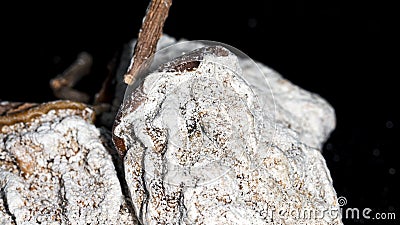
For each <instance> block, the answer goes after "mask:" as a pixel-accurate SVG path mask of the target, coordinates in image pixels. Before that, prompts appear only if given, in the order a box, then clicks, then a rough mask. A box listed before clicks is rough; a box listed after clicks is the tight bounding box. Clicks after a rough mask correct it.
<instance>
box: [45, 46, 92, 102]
mask: <svg viewBox="0 0 400 225" xmlns="http://www.w3.org/2000/svg"><path fill="white" fill-rule="evenodd" d="M92 62H93V59H92V56H91V55H89V53H86V52H82V53H80V54H79V55H78V58H77V59H76V61H75V62H74V63H73V64H72V65H71V66H70V67H69V68H68V69H67V70H65V71H64V73H62V74H61V75H59V76H57V77H56V78H54V79H52V80H51V81H50V87H51V89H52V90H53V93H54V95H55V96H56V97H57V98H60V99H68V100H72V101H78V102H85V103H87V102H89V99H90V97H89V95H87V94H86V93H83V92H80V91H77V90H75V89H73V87H74V86H75V84H76V83H77V82H78V81H79V80H81V79H82V77H84V76H85V75H88V74H89V72H90V68H91V66H92Z"/></svg>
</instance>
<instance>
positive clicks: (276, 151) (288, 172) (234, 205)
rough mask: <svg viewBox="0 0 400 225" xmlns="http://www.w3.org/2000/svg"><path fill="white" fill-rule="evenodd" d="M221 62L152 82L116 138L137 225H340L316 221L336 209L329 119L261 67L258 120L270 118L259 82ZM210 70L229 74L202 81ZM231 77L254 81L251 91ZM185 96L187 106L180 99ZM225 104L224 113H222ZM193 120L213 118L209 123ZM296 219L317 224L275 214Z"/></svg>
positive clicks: (321, 105)
mask: <svg viewBox="0 0 400 225" xmlns="http://www.w3.org/2000/svg"><path fill="white" fill-rule="evenodd" d="M162 40H163V39H161V44H162ZM167 41H169V39H167ZM165 54H168V52H166V53H165ZM223 57H224V56H215V55H214V56H213V55H206V56H205V57H204V58H203V61H202V62H201V63H200V65H199V67H198V68H197V69H196V70H194V71H186V72H183V73H182V72H155V73H154V74H151V75H149V76H148V77H147V78H146V79H145V81H144V88H143V93H144V95H145V97H146V98H145V99H146V100H145V101H144V102H143V103H142V104H141V105H140V106H139V107H138V108H137V109H136V110H135V111H134V112H133V113H131V114H129V115H126V117H125V118H123V119H122V121H121V123H120V124H119V125H118V127H117V128H116V129H115V131H116V133H115V134H116V135H117V136H120V137H121V138H123V139H124V142H125V143H126V145H127V147H128V151H127V154H126V156H125V160H124V164H125V178H126V180H127V183H128V186H129V189H130V192H131V197H132V202H133V205H134V207H135V209H136V210H135V211H136V213H137V216H138V218H139V220H140V221H141V222H142V223H143V224H156V223H171V224H176V223H180V224H341V220H340V218H339V217H329V216H325V217H323V218H320V217H319V216H318V215H320V214H318V213H321V212H323V211H324V210H332V211H333V212H335V210H336V212H337V210H338V209H339V207H338V205H337V202H336V201H337V200H336V199H337V198H336V193H335V191H334V188H333V185H332V180H331V177H330V174H329V170H328V168H327V167H326V164H325V161H324V159H323V157H322V155H321V153H320V152H319V149H320V148H321V146H322V143H323V141H325V140H326V138H327V137H328V135H329V133H330V132H331V131H332V130H333V128H334V126H335V116H334V112H333V109H332V108H331V107H330V106H329V104H327V103H326V102H325V101H324V100H323V99H321V98H320V97H319V96H317V95H315V94H311V93H309V92H307V91H304V90H302V89H300V88H299V87H297V86H295V85H293V84H291V83H290V82H289V81H287V80H285V79H283V78H282V77H281V76H280V75H279V74H277V73H276V72H274V71H272V70H270V69H269V68H267V67H265V66H264V65H262V64H259V66H260V68H261V70H262V71H263V73H264V75H265V76H266V78H267V80H268V82H269V83H270V86H271V89H272V92H273V94H274V97H275V99H274V100H275V104H276V114H275V115H273V116H271V115H270V114H268V112H267V113H261V115H262V120H260V119H259V118H258V117H259V115H260V114H259V111H258V109H259V106H261V107H267V106H268V107H267V109H268V110H271V108H272V109H273V107H271V106H270V105H271V102H273V97H272V95H271V93H270V89H268V88H266V87H265V86H263V85H264V84H265V80H263V79H264V77H262V78H260V77H259V76H257V71H256V70H257V69H256V68H254V67H253V66H252V64H251V63H250V62H249V61H247V60H240V61H239V64H240V67H241V69H242V71H240V69H226V67H228V68H238V61H237V59H235V58H232V55H229V57H231V58H230V59H229V60H226V61H225V59H226V58H227V57H226V58H225V59H224V58H223ZM224 61H225V62H224ZM212 62H214V63H215V62H218V63H219V62H222V65H223V64H224V63H228V64H227V65H226V67H225V68H223V67H219V69H217V70H215V73H214V78H213V77H212V76H211V75H210V74H207V72H206V71H208V69H210V68H213V69H215V68H216V67H218V66H215V64H212ZM218 63H217V64H218ZM236 75H239V76H243V77H244V78H245V79H246V80H247V81H251V82H249V83H250V86H249V83H243V82H241V81H240V79H236V78H237V76H236ZM220 78H223V79H220ZM202 79H203V81H204V83H201V81H202ZM216 80H225V81H226V83H227V84H228V85H227V88H225V89H223V88H222V89H221V86H218V85H217V86H218V87H217V86H215V87H216V88H214V89H213V85H214V84H216V83H218V82H214V81H216ZM235 87H236V88H235ZM201 90H204V91H201ZM209 90H214V91H215V92H213V93H211V92H209ZM217 90H219V91H220V93H218V92H216V91H217ZM193 93H194V94H193ZM190 94H192V97H193V95H194V97H193V98H192V99H191V98H187V97H186V96H188V95H189V96H190ZM246 95H247V97H246V98H245V97H244V96H246ZM193 99H196V101H194V100H193ZM210 99H211V101H209V100H210ZM212 100H214V101H212ZM258 101H259V102H258ZM228 103H231V108H228V110H226V108H224V106H227V105H228ZM193 104H194V105H193ZM176 106H180V107H181V108H183V106H185V107H184V113H181V114H179V113H177V111H176V110H174V107H176ZM220 106H222V107H220ZM178 108H179V107H178ZM263 109H264V108H263ZM235 112H237V113H236V114H235ZM198 114H200V115H210V120H209V121H208V123H207V118H206V117H201V116H199V117H196V116H195V115H198ZM246 118H247V119H246ZM249 118H253V120H251V119H249ZM252 122H254V123H252ZM259 123H263V124H262V125H260V124H259ZM272 125H273V126H272ZM192 126H194V127H197V128H198V127H201V129H200V132H199V133H198V135H190V133H189V132H188V130H190V127H192ZM271 126H272V127H275V129H269V128H271ZM238 127H240V129H239V128H238ZM174 128H175V129H174ZM267 128H268V129H267ZM234 129H236V130H234ZM174 132H175V133H174ZM217 133H218V134H221V135H222V136H221V137H222V138H221V139H220V142H217V147H215V141H214V142H213V141H211V142H207V139H206V138H204V137H205V136H208V138H209V139H210V140H216V139H218V138H216V136H215V135H216V134H217ZM207 134H208V135H207ZM259 134H260V136H259ZM213 135H214V136H213ZM224 135H225V136H224ZM188 137H190V138H191V139H190V138H188ZM225 137H226V138H225ZM218 144H220V145H218ZM195 149H197V150H195ZM202 157H204V158H202ZM207 159H211V161H212V160H214V161H216V162H217V163H215V164H213V163H211V162H210V161H207ZM171 164H173V165H175V166H176V167H172V165H171ZM207 165H209V166H207ZM224 166H226V167H227V168H228V170H226V168H225V167H224ZM193 168H194V169H193ZM201 181H204V182H203V183H202V182H201ZM206 181H208V182H206ZM302 209H303V210H308V212H310V211H312V212H314V213H316V215H317V216H314V217H312V218H304V217H303V218H294V217H293V216H292V217H291V216H282V215H280V213H281V212H282V210H283V211H286V212H287V213H290V212H293V210H298V211H299V210H302ZM286 215H287V214H286Z"/></svg>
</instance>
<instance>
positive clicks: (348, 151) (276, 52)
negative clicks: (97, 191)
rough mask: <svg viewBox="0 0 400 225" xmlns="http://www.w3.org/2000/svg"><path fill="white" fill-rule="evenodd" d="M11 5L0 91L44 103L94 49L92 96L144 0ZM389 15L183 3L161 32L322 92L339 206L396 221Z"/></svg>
mask: <svg viewBox="0 0 400 225" xmlns="http://www.w3.org/2000/svg"><path fill="white" fill-rule="evenodd" d="M13 4H14V5H2V6H1V8H0V10H1V17H2V18H1V39H2V41H1V42H0V45H1V64H0V65H1V68H0V69H1V73H0V76H1V79H0V99H1V100H9V101H27V102H43V101H49V100H54V99H55V98H54V97H53V95H52V92H51V90H50V88H49V86H48V82H49V79H50V78H52V77H54V76H55V75H57V74H59V73H61V72H62V71H63V70H64V69H65V68H67V67H68V65H70V64H71V63H72V61H73V60H74V59H75V57H76V55H77V54H78V53H79V52H81V51H88V52H89V53H91V54H92V55H93V56H94V66H93V72H92V74H91V75H90V76H88V77H86V78H85V79H84V80H83V81H82V82H81V83H80V84H79V86H78V88H80V89H81V90H84V91H87V92H89V93H91V94H93V93H95V92H96V91H97V90H98V89H99V88H100V85H101V82H102V80H103V79H104V77H105V75H106V64H107V62H108V61H109V60H110V59H111V58H112V57H113V55H114V54H115V52H117V51H118V50H120V49H121V47H122V46H123V44H125V43H127V42H128V41H129V40H131V39H132V38H135V37H136V34H137V32H138V30H139V28H140V25H141V21H142V18H143V16H144V13H145V9H146V7H147V4H148V1H131V2H130V3H126V2H116V1H113V2H109V1H99V2H96V3H88V2H86V3H82V2H72V1H57V2H52V3H46V4H45V3H37V2H35V3H27V2H14V3H13ZM393 13H394V7H393V6H390V5H388V4H387V3H385V2H379V3H378V2H366V1H363V2H357V3H356V2H354V3H352V4H350V3H348V2H346V3H341V2H338V1H324V2H323V3H321V2H318V3H313V4H311V3H306V2H304V1H293V2H282V1H279V2H278V1H251V0H247V1H237V2H234V1H193V0H185V1H182V0H181V1H174V3H173V5H172V8H171V11H170V15H169V17H168V19H167V22H166V25H165V27H164V31H165V33H167V34H169V35H171V36H174V37H176V38H186V39H189V40H196V39H205V40H214V41H220V42H224V43H227V44H230V45H232V46H234V47H237V48H238V49H240V50H242V51H243V52H245V53H246V54H248V55H249V56H250V57H252V58H253V59H255V60H257V61H261V62H263V63H264V64H266V65H268V66H270V67H271V68H273V69H275V70H276V71H278V72H279V73H281V74H282V75H283V76H284V77H286V78H287V79H289V80H290V81H292V82H293V83H295V84H297V85H299V86H301V87H302V88H304V89H306V90H309V91H312V92H315V93H318V94H319V95H321V96H322V97H323V98H325V99H327V101H328V102H329V103H331V104H332V106H333V107H334V108H335V110H336V116H337V128H336V130H335V131H334V132H333V133H332V135H331V137H330V139H329V140H328V141H327V143H326V145H325V146H324V151H323V155H324V157H325V159H326V161H327V164H328V167H329V169H330V172H331V175H332V178H333V181H334V187H335V189H336V192H337V194H338V196H344V197H346V198H347V201H348V204H347V205H346V207H357V208H360V209H363V208H365V207H369V208H371V209H372V210H373V212H374V213H375V212H395V213H396V217H397V218H399V217H400V208H399V194H398V192H399V190H400V188H399V173H400V167H399V158H397V155H398V154H397V151H398V150H399V148H398V146H397V142H396V141H398V140H399V138H400V136H399V128H400V117H399V115H400V114H399V110H398V109H397V108H398V102H399V100H398V97H397V96H398V94H397V93H398V89H399V87H398V82H396V81H395V78H396V76H398V75H399V69H398V67H397V65H398V64H399V63H398V62H399V57H398V55H399V48H398V40H399V37H398V35H396V34H395V33H396V32H397V30H398V29H399V24H396V23H395V18H389V16H393V15H394V14H393ZM396 64H397V65H396ZM396 94H397V95H396ZM371 215H373V214H371ZM399 221H400V220H397V221H389V220H385V221H383V220H380V221H377V220H354V219H351V220H350V219H349V220H344V222H345V223H346V224H361V223H365V224H385V223H390V224H396V223H399Z"/></svg>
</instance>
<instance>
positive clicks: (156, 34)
mask: <svg viewBox="0 0 400 225" xmlns="http://www.w3.org/2000/svg"><path fill="white" fill-rule="evenodd" d="M171 4H172V0H152V1H151V2H150V5H149V7H148V8H147V12H146V15H145V17H144V20H143V24H142V28H141V29H140V31H139V36H138V40H137V42H136V46H135V53H134V55H133V57H132V60H131V66H130V67H129V69H128V72H127V74H125V77H124V82H125V83H126V84H132V83H133V82H134V81H135V79H136V75H137V73H138V71H139V69H140V67H141V65H142V63H143V62H144V61H145V60H147V59H148V58H149V57H151V56H152V55H153V54H154V52H155V51H156V47H157V42H158V40H159V39H160V37H161V35H162V29H163V26H164V22H165V20H166V19H167V16H168V11H169V8H170V7H171Z"/></svg>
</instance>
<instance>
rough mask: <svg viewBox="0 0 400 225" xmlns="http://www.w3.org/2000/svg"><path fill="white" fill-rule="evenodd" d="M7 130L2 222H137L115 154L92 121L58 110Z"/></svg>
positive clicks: (0, 153) (1, 156) (0, 174)
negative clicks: (115, 161)
mask: <svg viewBox="0 0 400 225" xmlns="http://www.w3.org/2000/svg"><path fill="white" fill-rule="evenodd" d="M92 113H93V112H92ZM7 131H8V132H7V133H0V139H1V140H2V141H1V144H0V196H1V197H2V198H0V199H1V200H0V215H1V219H0V224H14V223H16V224H40V223H45V224H87V223H90V224H132V221H133V218H132V216H131V215H129V212H128V211H127V209H126V202H125V200H124V196H123V195H122V191H121V187H120V184H119V180H118V178H117V174H116V171H115V168H114V165H113V163H112V159H111V156H110V154H109V153H108V151H107V150H106V148H105V147H104V146H103V144H102V142H101V139H100V132H99V130H98V129H96V127H95V126H94V125H92V124H91V123H90V122H89V121H87V120H85V119H84V118H82V117H80V116H77V115H74V113H73V110H58V111H57V112H55V111H54V110H52V111H50V112H49V113H48V114H45V115H42V116H40V117H39V118H36V119H34V120H33V121H32V122H29V123H26V124H24V123H18V124H14V125H12V126H8V127H7ZM23 167H25V168H29V170H28V171H29V172H23V171H21V168H23ZM3 215H4V216H3Z"/></svg>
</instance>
